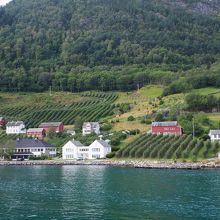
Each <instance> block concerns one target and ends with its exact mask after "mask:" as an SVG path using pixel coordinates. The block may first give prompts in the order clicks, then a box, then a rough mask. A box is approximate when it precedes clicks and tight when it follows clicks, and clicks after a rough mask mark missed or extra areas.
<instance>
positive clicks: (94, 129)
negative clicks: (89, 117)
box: [82, 122, 100, 135]
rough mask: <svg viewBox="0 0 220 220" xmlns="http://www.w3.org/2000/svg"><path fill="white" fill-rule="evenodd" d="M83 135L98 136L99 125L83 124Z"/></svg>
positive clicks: (92, 123)
mask: <svg viewBox="0 0 220 220" xmlns="http://www.w3.org/2000/svg"><path fill="white" fill-rule="evenodd" d="M82 133H83V135H87V134H92V133H95V134H100V125H99V123H98V122H85V123H83V127H82Z"/></svg>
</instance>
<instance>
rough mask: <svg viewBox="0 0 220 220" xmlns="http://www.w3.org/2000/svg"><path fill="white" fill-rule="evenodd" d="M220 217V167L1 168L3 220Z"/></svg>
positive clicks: (195, 219) (196, 219)
mask: <svg viewBox="0 0 220 220" xmlns="http://www.w3.org/2000/svg"><path fill="white" fill-rule="evenodd" d="M8 219H12V220H20V219H21V220H24V219H37V220H41V219H42V220H52V219H53V220H55V219H57V220H58V219H64V220H65V219H77V220H81V219H86V220H87V219H101V220H105V219H108V220H117V219H131V220H133V219H134V220H135V219H149V220H151V219H153V220H158V219H162V220H163V219H164V220H165V219H166V220H185V219H187V220H208V219H210V220H211V219H213V220H214V219H216V220H218V219H220V170H206V171H176V170H147V169H133V168H111V167H86V166H57V167H54V166H35V167H0V220H8Z"/></svg>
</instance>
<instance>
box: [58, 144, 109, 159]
mask: <svg viewBox="0 0 220 220" xmlns="http://www.w3.org/2000/svg"><path fill="white" fill-rule="evenodd" d="M110 152H111V146H110V145H109V144H108V143H107V142H105V141H104V140H96V141H94V142H93V143H92V144H90V145H89V146H84V145H83V144H81V143H80V142H79V141H75V140H71V141H68V142H67V143H66V144H65V145H64V146H63V148H62V155H63V156H62V158H63V159H64V160H74V159H98V158H105V157H106V155H107V154H108V153H110Z"/></svg>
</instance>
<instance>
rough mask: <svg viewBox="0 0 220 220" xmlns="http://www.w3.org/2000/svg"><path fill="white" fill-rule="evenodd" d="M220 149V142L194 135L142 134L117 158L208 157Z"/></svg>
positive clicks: (123, 149) (122, 150) (120, 152)
mask: <svg viewBox="0 0 220 220" xmlns="http://www.w3.org/2000/svg"><path fill="white" fill-rule="evenodd" d="M219 149H220V144H219V143H218V142H214V143H211V142H210V141H205V142H204V141H202V140H199V139H193V138H192V135H183V136H162V135H152V134H142V135H141V136H139V137H138V138H137V139H136V140H134V141H133V142H131V143H130V144H128V145H127V146H126V147H125V148H122V149H120V150H119V151H118V152H117V153H116V157H117V158H148V159H193V160H195V159H207V158H211V157H213V156H215V155H216V153H217V152H218V151H219Z"/></svg>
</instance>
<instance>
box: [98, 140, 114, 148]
mask: <svg viewBox="0 0 220 220" xmlns="http://www.w3.org/2000/svg"><path fill="white" fill-rule="evenodd" d="M97 141H98V142H99V143H100V144H101V145H102V146H103V147H111V146H110V145H109V144H108V143H107V142H106V141H104V140H97Z"/></svg>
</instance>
